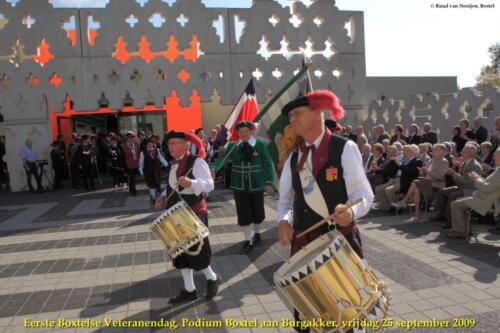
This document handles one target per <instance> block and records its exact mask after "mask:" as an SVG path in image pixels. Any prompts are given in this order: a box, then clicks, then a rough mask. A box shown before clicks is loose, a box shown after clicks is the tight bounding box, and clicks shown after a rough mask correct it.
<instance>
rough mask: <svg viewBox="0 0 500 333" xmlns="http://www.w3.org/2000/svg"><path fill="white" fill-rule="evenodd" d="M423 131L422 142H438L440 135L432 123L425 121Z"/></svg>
mask: <svg viewBox="0 0 500 333" xmlns="http://www.w3.org/2000/svg"><path fill="white" fill-rule="evenodd" d="M422 131H423V133H422V142H429V143H430V144H432V145H434V144H436V143H437V142H438V135H437V133H436V132H435V131H433V130H432V125H431V123H425V124H424V126H423V127H422Z"/></svg>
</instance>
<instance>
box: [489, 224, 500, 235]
mask: <svg viewBox="0 0 500 333" xmlns="http://www.w3.org/2000/svg"><path fill="white" fill-rule="evenodd" d="M488 231H489V232H491V233H492V234H494V235H500V226H499V227H495V228H489V229H488Z"/></svg>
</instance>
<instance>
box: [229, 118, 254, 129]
mask: <svg viewBox="0 0 500 333" xmlns="http://www.w3.org/2000/svg"><path fill="white" fill-rule="evenodd" d="M242 127H248V128H249V129H254V128H255V124H254V123H252V122H251V121H248V120H242V121H240V122H238V123H237V124H236V125H235V126H234V128H235V129H236V130H239V129H240V128H242Z"/></svg>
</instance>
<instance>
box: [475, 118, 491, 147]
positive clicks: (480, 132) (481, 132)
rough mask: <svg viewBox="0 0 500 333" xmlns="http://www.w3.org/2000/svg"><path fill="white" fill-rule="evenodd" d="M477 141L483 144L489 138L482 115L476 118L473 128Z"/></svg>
mask: <svg viewBox="0 0 500 333" xmlns="http://www.w3.org/2000/svg"><path fill="white" fill-rule="evenodd" d="M472 132H473V133H474V136H475V137H476V141H477V143H479V144H481V143H483V142H484V141H486V139H488V130H487V129H486V127H484V126H483V125H482V119H481V117H476V118H474V128H473V129H472Z"/></svg>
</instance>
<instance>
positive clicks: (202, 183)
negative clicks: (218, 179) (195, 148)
mask: <svg viewBox="0 0 500 333" xmlns="http://www.w3.org/2000/svg"><path fill="white" fill-rule="evenodd" d="M181 159H182V157H181V158H180V159H179V160H181ZM178 167H179V164H173V165H172V168H171V169H170V174H169V175H168V185H169V186H170V187H171V188H173V189H174V188H175V187H176V186H177V168H178ZM186 171H187V170H186ZM193 175H194V179H191V187H189V188H185V189H183V190H182V191H181V192H180V193H182V194H187V195H189V194H194V195H200V194H201V193H203V192H211V191H213V190H214V180H213V178H212V174H211V173H210V168H209V166H208V164H207V162H205V160H204V159H202V158H197V159H196V160H195V161H194V165H193ZM161 195H162V196H163V197H165V196H166V195H167V190H166V189H165V190H164V191H163V193H162V194H161Z"/></svg>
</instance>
